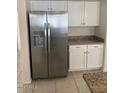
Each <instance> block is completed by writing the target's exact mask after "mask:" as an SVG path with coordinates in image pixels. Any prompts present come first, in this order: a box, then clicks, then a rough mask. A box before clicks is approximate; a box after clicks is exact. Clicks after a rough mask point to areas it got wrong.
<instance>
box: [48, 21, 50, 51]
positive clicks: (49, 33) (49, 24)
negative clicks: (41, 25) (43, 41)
mask: <svg viewBox="0 0 124 93" xmlns="http://www.w3.org/2000/svg"><path fill="white" fill-rule="evenodd" d="M48 53H50V24H49V23H48Z"/></svg>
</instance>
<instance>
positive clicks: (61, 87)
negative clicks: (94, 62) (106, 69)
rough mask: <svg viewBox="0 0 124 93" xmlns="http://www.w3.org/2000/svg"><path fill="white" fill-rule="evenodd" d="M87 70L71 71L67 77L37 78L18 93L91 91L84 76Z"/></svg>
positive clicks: (81, 92) (88, 92)
mask: <svg viewBox="0 0 124 93" xmlns="http://www.w3.org/2000/svg"><path fill="white" fill-rule="evenodd" d="M86 72H87V71H85V72H84V71H79V72H69V73H68V76H67V77H65V78H56V79H41V80H35V81H33V82H32V83H31V84H26V85H24V86H23V87H18V89H17V90H18V93H91V92H90V90H89V88H88V86H87V84H86V82H85V81H84V79H83V77H82V75H83V74H84V73H86ZM95 72H96V71H95Z"/></svg>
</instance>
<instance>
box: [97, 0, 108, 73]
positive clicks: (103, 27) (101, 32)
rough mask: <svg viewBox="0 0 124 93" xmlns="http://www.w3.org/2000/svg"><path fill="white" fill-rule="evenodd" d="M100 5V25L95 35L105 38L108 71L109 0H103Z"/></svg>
mask: <svg viewBox="0 0 124 93" xmlns="http://www.w3.org/2000/svg"><path fill="white" fill-rule="evenodd" d="M100 6H101V7H100V26H99V27H96V31H95V35H96V36H98V37H101V38H103V39H104V40H105V53H104V71H107V45H106V40H107V39H106V35H107V0H101V5H100Z"/></svg>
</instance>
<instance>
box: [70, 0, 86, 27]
mask: <svg viewBox="0 0 124 93" xmlns="http://www.w3.org/2000/svg"><path fill="white" fill-rule="evenodd" d="M83 15H84V2H83V1H68V19H69V26H82V20H83Z"/></svg>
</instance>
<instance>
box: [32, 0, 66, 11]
mask: <svg viewBox="0 0 124 93" xmlns="http://www.w3.org/2000/svg"><path fill="white" fill-rule="evenodd" d="M30 3H31V11H67V10H68V9H67V6H68V5H67V4H68V1H31V2H30Z"/></svg>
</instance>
